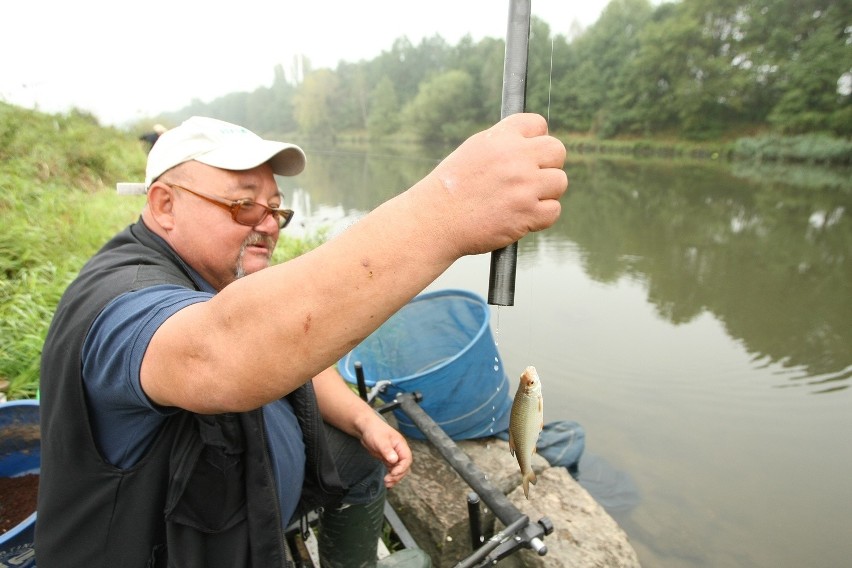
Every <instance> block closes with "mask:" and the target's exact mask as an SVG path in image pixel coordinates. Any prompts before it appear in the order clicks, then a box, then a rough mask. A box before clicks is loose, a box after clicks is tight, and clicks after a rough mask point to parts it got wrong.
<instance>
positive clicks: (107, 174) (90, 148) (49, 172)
mask: <svg viewBox="0 0 852 568" xmlns="http://www.w3.org/2000/svg"><path fill="white" fill-rule="evenodd" d="M144 174H145V149H144V147H143V146H142V145H141V143H140V142H139V140H137V138H136V136H135V135H133V134H130V133H127V132H122V131H119V130H116V129H112V128H104V127H101V126H99V125H98V124H97V122H96V121H95V120H94V119H93V118H92V117H91V116H89V115H86V114H83V113H77V112H72V113H69V114H68V115H49V114H43V113H38V112H35V111H29V110H25V109H21V108H18V107H14V106H11V105H8V104H5V103H2V102H0V226H2V231H0V381H2V380H4V379H5V380H7V381H9V387H8V390H7V392H6V395H7V397H8V398H9V399H17V398H34V397H35V394H36V392H37V389H38V382H39V365H40V358H41V348H42V344H43V343H44V337H45V335H46V333H47V329H48V327H49V325H50V321H51V318H52V317H53V312H54V310H55V308H56V304H57V303H58V302H59V298H60V297H61V296H62V293H63V292H64V290H65V288H66V287H67V286H68V284H69V283H70V282H71V281H72V280H73V278H74V277H75V276H76V275H77V273H78V272H79V270H80V268H82V266H83V264H84V263H85V262H86V261H87V260H88V259H89V257H91V256H92V254H94V253H95V252H96V251H97V250H98V249H99V248H100V247H101V245H103V243H105V242H106V241H107V240H108V239H109V238H110V237H111V236H112V235H113V234H114V233H116V232H117V231H119V230H120V229H122V228H123V227H125V226H127V225H128V224H130V223H132V222H134V221H135V220H136V219H137V218H138V216H139V213H140V212H141V210H142V207H143V205H144V203H145V198H144V196H119V195H117V194H116V192H115V183H116V182H118V181H137V180H141V179H143V178H144ZM324 238H325V235H324V234H318V235H316V236H314V237H311V238H308V239H292V238H286V236H285V235H282V238H281V239H280V241H279V247H278V250H276V254H275V257H274V261H275V262H281V261H283V260H286V259H288V258H292V257H294V256H297V255H299V254H302V253H304V252H306V251H307V250H310V249H312V248H314V247H316V246H317V245H318V244H320V243H321V242H322V241H323V240H324Z"/></svg>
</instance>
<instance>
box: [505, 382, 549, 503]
mask: <svg viewBox="0 0 852 568" xmlns="http://www.w3.org/2000/svg"><path fill="white" fill-rule="evenodd" d="M542 428H544V408H543V403H542V397H541V380H540V379H539V378H538V373H537V372H536V370H535V367H532V366H530V367H527V368H526V369H524V372H523V373H522V374H521V382H520V384H519V385H518V391H517V392H516V393H515V400H514V401H512V413H511V415H510V418H509V451H510V452H511V453H512V455H513V456H515V457H516V458H517V460H518V465H519V466H520V467H521V475H522V477H523V484H524V497H526V498H527V499H529V498H530V485H529V484H530V483H532V484H533V485H535V473H534V472H533V470H532V456H533V454H534V453H535V444H536V442H537V441H538V435H539V434H540V433H541V430H542Z"/></svg>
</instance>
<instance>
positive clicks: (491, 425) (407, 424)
mask: <svg viewBox="0 0 852 568" xmlns="http://www.w3.org/2000/svg"><path fill="white" fill-rule="evenodd" d="M489 320H490V311H489V307H488V304H486V303H485V300H483V299H482V298H481V297H480V296H478V295H476V294H474V293H472V292H468V291H465V290H441V291H437V292H429V293H425V294H421V295H419V296H417V297H416V298H414V299H413V300H411V302H409V303H408V304H406V305H405V306H404V307H403V308H402V309H401V310H399V311H398V312H397V313H396V314H394V315H393V316H392V317H391V318H390V319H389V320H388V321H387V322H385V323H384V324H383V325H382V326H381V327H380V328H379V329H377V330H376V331H375V332H374V333H373V334H371V335H370V336H369V337H367V339H365V340H364V341H363V342H361V344H359V345H358V346H357V347H356V348H355V349H353V350H352V351H351V352H350V353H348V354H347V355H346V356H345V357H344V358H343V359H341V360H340V364H339V365H338V368H339V370H340V372H341V374H342V375H343V377H344V378H345V379H346V380H347V381H348V382H350V383H352V384H357V376H356V374H355V363H357V362H360V363H361V365H362V367H363V370H364V378H365V382H366V384H367V386H368V387H372V386H374V385H375V384H376V383H377V382H379V381H386V380H387V381H390V383H391V384H390V386H389V387H388V389H387V390H386V395H384V396H383V398H388V397H393V396H396V394H398V393H403V392H407V393H413V392H420V393H421V394H422V395H423V400H422V402H421V407H422V408H423V410H424V411H425V412H426V413H427V414H428V415H429V416H430V417H431V418H432V420H434V421H435V422H436V423H437V424H438V425H439V426H441V428H443V430H444V431H445V432H446V433H447V435H448V436H450V437H451V438H453V439H454V440H465V439H472V438H483V437H487V436H492V435H494V434H496V433H498V432H500V431H503V430H506V429H507V428H508V427H509V414H510V412H511V409H512V398H511V394H510V393H509V379H508V377H507V375H506V373H505V371H504V369H503V362H502V360H501V359H500V354H499V353H498V351H497V346H496V345H495V343H494V337H493V335H492V334H491V328H490V326H489ZM394 416H395V417H396V420H397V423H398V426H399V430H400V432H402V433H403V434H405V435H406V436H410V437H412V438H418V439H424V438H425V436H424V435H423V434H422V433H421V432H420V430H419V429H418V428H417V426H416V425H415V424H414V423H413V422H412V421H411V420H410V419H409V418H408V417H407V416H406V415H405V414H404V413H403V412H402V411H399V410H397V411H395V412H394Z"/></svg>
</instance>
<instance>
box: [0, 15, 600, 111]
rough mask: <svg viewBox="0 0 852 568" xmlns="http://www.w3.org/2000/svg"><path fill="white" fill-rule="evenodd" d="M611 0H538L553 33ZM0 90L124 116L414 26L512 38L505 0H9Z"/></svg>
mask: <svg viewBox="0 0 852 568" xmlns="http://www.w3.org/2000/svg"><path fill="white" fill-rule="evenodd" d="M608 2H609V0H531V6H532V13H533V14H534V15H536V16H539V17H540V18H542V19H543V20H544V21H546V22H547V23H548V24H550V27H551V30H552V33H554V34H564V35H569V33H570V31H571V29H572V26H576V25H577V24H579V25H581V26H589V25H591V24H592V23H594V22H595V21H596V20H597V18H598V16H599V15H600V13H601V11H602V10H603V8H604V7H605V6H606V4H607V3H608ZM0 13H2V14H3V17H2V20H3V32H2V33H0V54H2V55H0V100H5V101H6V102H10V103H13V104H17V105H21V106H26V107H29V108H38V109H39V110H42V111H46V112H64V111H67V110H68V109H69V108H71V107H74V106H76V107H78V108H82V109H85V110H87V111H90V112H92V113H94V114H95V115H96V116H97V117H98V118H99V119H100V120H101V122H102V123H104V124H113V125H118V126H121V125H124V124H126V123H128V122H130V121H133V120H135V119H138V118H140V117H144V116H150V115H154V114H156V113H157V112H160V111H171V110H177V109H179V108H181V107H183V106H184V105H186V104H188V103H189V102H190V101H191V100H192V99H201V100H203V101H209V100H211V99H213V98H216V97H218V96H221V95H223V94H226V93H229V92H233V91H251V90H254V89H255V88H257V87H259V86H269V85H271V83H272V74H273V68H274V66H275V65H276V64H279V63H280V64H282V65H283V67H284V69H285V70H289V69H291V67H292V61H293V59H294V56H295V55H296V54H299V53H301V54H304V55H305V56H307V57H308V58H309V59H310V61H311V63H312V64H313V66H314V68H318V67H331V68H334V67H335V66H336V65H337V62H338V61H340V60H341V59H343V60H346V61H359V60H361V59H372V58H373V57H375V56H377V55H379V54H380V53H381V52H382V51H383V50H389V49H390V48H391V46H392V45H393V41H394V40H395V39H397V38H399V37H402V36H407V37H408V39H409V40H411V42H412V43H413V44H415V45H416V44H418V43H419V42H420V40H421V39H422V38H424V37H431V36H433V35H435V34H439V35H441V36H442V37H443V38H444V39H445V40H447V42H449V43H450V44H451V45H454V44H455V43H456V42H458V40H459V39H461V38H462V37H463V36H464V35H466V34H470V35H471V36H472V37H473V38H474V40H479V39H482V38H483V37H495V38H503V39H505V37H506V26H507V21H508V14H509V0H424V1H422V2H408V1H405V0H361V1H357V0H337V1H334V0H301V1H299V2H295V1H291V0H278V1H277V2H276V1H275V0H232V1H228V2H223V1H221V0H138V1H137V2H125V1H122V0H108V1H107V0H9V1H7V2H4V3H3V8H2V12H0Z"/></svg>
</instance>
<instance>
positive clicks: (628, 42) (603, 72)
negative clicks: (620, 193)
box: [162, 0, 852, 142]
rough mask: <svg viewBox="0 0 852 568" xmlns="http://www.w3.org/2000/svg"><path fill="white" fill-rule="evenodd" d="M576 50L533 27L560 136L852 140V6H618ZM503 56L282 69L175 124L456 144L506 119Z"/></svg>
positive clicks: (772, 2)
mask: <svg viewBox="0 0 852 568" xmlns="http://www.w3.org/2000/svg"><path fill="white" fill-rule="evenodd" d="M571 36H572V37H566V36H564V35H561V34H559V35H553V34H552V33H551V29H550V25H549V24H548V23H546V22H544V21H542V20H541V19H539V18H537V17H533V19H532V22H531V26H530V44H529V57H528V77H527V85H526V110H528V111H531V112H538V113H540V114H543V115H546V116H548V118H549V121H550V127H551V131H554V132H572V133H583V134H587V135H593V136H595V137H598V138H603V139H607V138H618V137H631V136H632V137H636V136H642V137H655V136H670V137H677V138H686V139H691V140H712V139H720V138H725V137H727V138H730V137H736V136H740V135H747V134H754V133H760V132H774V133H779V134H785V135H796V134H812V133H821V134H831V135H834V136H839V137H844V138H848V137H850V136H852V0H681V1H679V2H671V3H662V4H659V5H657V6H654V5H652V4H651V2H650V0H611V2H610V3H609V5H608V6H607V7H606V9H605V10H604V11H603V12H602V14H601V16H600V18H599V19H598V21H597V22H596V23H595V24H593V25H592V26H590V27H589V28H588V29H586V30H581V31H578V32H577V33H572V34H571ZM504 55H505V41H504V40H503V39H502V38H484V39H482V40H480V41H473V40H472V38H471V37H470V36H467V37H465V38H462V39H461V40H460V41H459V42H458V44H456V45H449V44H448V43H447V42H446V41H445V40H444V39H443V38H441V36H440V35H435V36H433V37H430V38H426V39H424V40H422V41H421V42H420V43H419V45H413V44H412V43H411V42H410V41H409V40H408V39H407V38H406V37H401V38H399V39H397V40H396V41H395V42H394V43H393V45H392V46H391V47H390V49H388V50H386V51H383V52H382V53H381V54H380V55H379V56H377V57H375V58H374V59H372V60H369V61H368V60H362V61H359V62H345V61H341V62H340V63H339V64H338V65H337V68H336V69H327V68H321V69H313V68H311V65H310V63H309V62H308V61H301V62H300V65H299V66H296V65H294V68H293V70H291V72H290V73H289V75H288V73H286V72H285V70H284V67H283V65H278V66H276V68H275V69H274V79H273V82H272V85H271V86H270V87H260V88H258V89H256V90H255V91H253V92H238V93H232V94H229V95H226V96H224V97H221V98H219V99H215V100H213V101H211V102H207V103H205V102H202V101H200V100H195V101H193V102H192V104H191V105H189V106H188V107H186V108H184V109H181V110H180V111H177V112H175V113H165V114H164V115H162V116H163V117H165V118H166V119H171V120H172V121H178V120H180V119H182V118H184V117H186V116H189V115H192V114H208V115H212V116H217V117H219V118H223V119H225V120H231V121H234V122H238V123H241V124H245V125H246V126H247V127H249V128H251V129H253V130H257V131H260V132H299V133H300V134H301V135H304V136H311V137H324V138H334V137H336V136H338V135H340V134H342V133H353V132H355V133H363V134H364V135H366V136H369V137H370V138H371V139H378V138H382V137H387V136H394V135H408V136H413V137H415V138H417V139H419V140H421V141H427V142H457V141H459V140H462V139H464V138H465V137H466V136H467V135H469V134H470V133H472V132H474V131H475V130H476V129H478V128H481V127H483V126H485V125H488V124H491V123H493V122H496V120H498V119H499V117H500V107H501V98H502V81H503V61H504Z"/></svg>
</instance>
